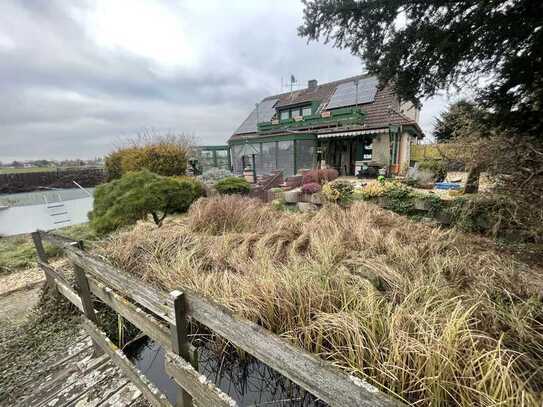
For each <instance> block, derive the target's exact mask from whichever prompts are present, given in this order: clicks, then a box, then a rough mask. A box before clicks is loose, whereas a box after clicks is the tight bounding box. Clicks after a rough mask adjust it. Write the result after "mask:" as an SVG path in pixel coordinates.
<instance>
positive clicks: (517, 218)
mask: <svg viewBox="0 0 543 407" xmlns="http://www.w3.org/2000/svg"><path fill="white" fill-rule="evenodd" d="M523 211H524V208H521V207H520V206H519V205H518V202H516V201H515V200H514V199H512V198H511V197H509V196H507V195H499V194H475V195H466V196H461V197H458V198H455V199H454V200H453V201H452V202H451V203H450V205H449V206H448V208H446V209H445V211H444V213H445V214H446V215H448V218H449V221H450V223H451V225H454V226H457V227H458V228H459V229H462V230H464V231H467V232H475V233H481V234H483V235H486V236H490V237H492V238H507V239H508V240H515V241H536V242H537V241H539V240H540V239H541V236H543V225H542V224H541V223H539V222H533V221H526V218H525V215H524V213H523ZM530 220H531V219H530Z"/></svg>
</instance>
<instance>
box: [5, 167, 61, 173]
mask: <svg viewBox="0 0 543 407" xmlns="http://www.w3.org/2000/svg"><path fill="white" fill-rule="evenodd" d="M57 169H61V168H57V167H31V168H0V174H21V173H30V172H53V171H56V170H57Z"/></svg>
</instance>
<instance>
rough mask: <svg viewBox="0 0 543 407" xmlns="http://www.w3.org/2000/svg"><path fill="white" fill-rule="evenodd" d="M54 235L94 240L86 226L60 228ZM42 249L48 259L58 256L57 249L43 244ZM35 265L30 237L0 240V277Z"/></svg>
mask: <svg viewBox="0 0 543 407" xmlns="http://www.w3.org/2000/svg"><path fill="white" fill-rule="evenodd" d="M56 233H59V234H62V235H64V236H68V237H72V238H74V239H78V240H86V241H89V240H94V239H95V238H96V236H95V235H94V233H93V232H92V231H91V230H90V228H89V226H88V225H87V224H83V225H76V226H69V227H66V228H62V229H59V230H58V231H57V232H56ZM44 247H45V251H46V253H47V255H48V256H50V257H55V256H57V255H58V254H59V251H58V250H57V249H55V248H54V247H52V246H50V245H48V244H45V246H44ZM35 264H36V249H35V248H34V243H32V238H31V236H30V235H19V236H11V237H4V238H0V275H2V274H9V273H13V272H15V271H18V270H24V269H27V268H30V267H34V266H35Z"/></svg>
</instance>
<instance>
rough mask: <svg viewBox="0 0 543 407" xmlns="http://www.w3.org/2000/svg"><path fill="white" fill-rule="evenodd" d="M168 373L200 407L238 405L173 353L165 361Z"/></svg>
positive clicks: (167, 355) (233, 406) (168, 354)
mask: <svg viewBox="0 0 543 407" xmlns="http://www.w3.org/2000/svg"><path fill="white" fill-rule="evenodd" d="M164 364H165V365H164V367H165V370H166V373H167V374H169V375H170V376H171V377H173V378H174V380H175V381H176V382H177V383H178V384H179V385H180V386H181V387H182V388H184V389H186V390H187V391H188V392H189V393H190V395H191V396H192V397H193V398H194V401H195V402H196V404H197V405H198V406H199V407H235V406H237V403H236V402H235V401H234V400H233V399H232V398H230V396H228V395H227V394H226V393H224V392H222V391H221V390H220V389H219V388H218V387H217V386H215V385H214V384H213V383H212V382H211V381H209V380H208V379H207V377H205V376H204V375H201V374H199V373H198V372H197V371H196V370H195V369H194V368H193V367H192V366H191V364H190V363H189V362H187V361H186V360H185V359H183V358H182V357H181V356H178V355H175V354H173V353H171V352H168V353H166V358H165V360H164Z"/></svg>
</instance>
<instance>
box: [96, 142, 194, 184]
mask: <svg viewBox="0 0 543 407" xmlns="http://www.w3.org/2000/svg"><path fill="white" fill-rule="evenodd" d="M189 154H190V146H189V145H188V143H187V142H185V141H184V140H183V139H179V138H171V137H170V138H161V139H157V140H155V141H147V142H143V143H141V142H134V143H133V144H132V145H130V146H128V147H122V148H119V149H117V150H116V151H114V152H112V153H111V154H109V155H108V156H107V157H106V162H105V166H106V170H107V173H108V180H113V179H118V178H120V177H121V176H122V175H124V174H126V173H128V172H131V171H140V170H143V169H147V170H149V171H151V172H153V173H155V174H158V175H164V176H175V175H184V174H185V171H186V169H187V160H188V156H189Z"/></svg>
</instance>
